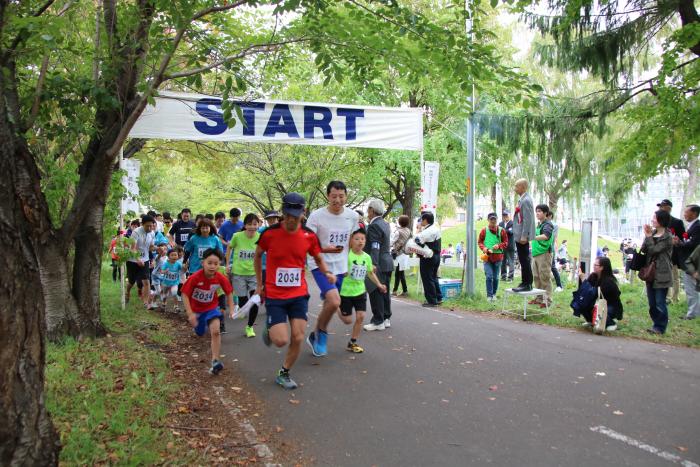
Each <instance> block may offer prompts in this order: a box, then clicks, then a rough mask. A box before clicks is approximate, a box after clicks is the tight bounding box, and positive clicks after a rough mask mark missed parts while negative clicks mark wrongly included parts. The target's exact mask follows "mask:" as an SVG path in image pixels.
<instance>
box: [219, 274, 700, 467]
mask: <svg viewBox="0 0 700 467" xmlns="http://www.w3.org/2000/svg"><path fill="white" fill-rule="evenodd" d="M309 282H310V284H312V289H313V290H314V292H313V293H312V298H311V301H310V304H309V310H310V314H311V316H310V321H309V325H310V326H312V325H313V324H314V323H315V316H316V315H317V314H318V311H319V310H320V308H319V303H320V300H319V297H318V292H317V290H316V289H315V284H313V279H311V280H310V281H309ZM392 310H393V318H392V320H391V321H392V327H391V329H388V330H386V331H382V332H371V333H368V332H363V334H362V336H361V338H360V344H361V345H362V346H363V347H364V348H365V353H363V354H356V355H355V354H350V353H349V352H347V351H346V350H345V346H346V344H347V342H348V339H349V331H350V328H349V326H348V327H346V326H345V325H343V324H342V323H341V322H340V320H338V319H337V318H334V319H333V321H332V322H331V329H330V332H331V335H330V336H329V346H328V352H329V353H328V356H326V357H323V358H315V357H313V356H312V355H311V354H310V350H309V348H308V347H307V346H306V344H305V345H304V348H303V350H302V355H301V357H300V358H299V360H298V361H297V363H296V365H295V366H294V368H293V370H292V377H293V378H294V379H295V380H296V381H297V383H299V384H300V388H299V389H297V390H295V391H291V392H290V391H285V390H283V389H282V388H280V387H279V386H276V385H275V384H274V376H275V372H276V371H277V369H278V368H279V367H280V365H281V362H282V358H283V350H279V349H276V348H274V347H272V348H267V347H265V346H264V345H263V343H262V340H261V339H260V337H259V336H260V335H261V332H262V326H263V322H264V315H262V314H261V316H260V317H259V318H258V323H257V324H256V331H257V333H258V337H257V338H255V339H246V338H245V337H244V336H243V327H244V325H245V323H244V322H243V321H236V322H231V321H230V320H229V323H228V325H227V328H228V329H229V333H228V334H227V335H225V336H223V349H222V353H224V354H226V355H227V358H226V361H228V362H231V361H232V359H234V358H235V359H237V361H236V362H235V363H234V365H233V366H234V368H235V371H237V372H239V373H240V374H241V375H242V376H243V377H244V378H245V379H246V380H247V381H248V383H249V386H250V387H251V388H252V389H253V390H255V391H256V393H257V395H258V397H259V398H260V399H261V400H263V401H265V404H266V407H267V416H268V417H269V418H270V422H271V423H273V424H275V425H280V426H282V427H284V429H285V430H286V433H289V434H291V435H292V437H293V438H295V440H296V441H297V442H299V443H300V444H301V446H302V449H303V450H304V453H305V455H306V456H308V457H313V458H315V459H316V463H317V464H318V465H334V466H346V465H347V466H374V465H376V466H393V465H401V466H427V465H467V464H472V465H483V464H492V465H519V466H542V465H581V466H588V465H590V466H601V465H606V464H607V465H630V466H632V465H633V466H646V465H670V464H673V463H676V464H681V465H686V466H693V465H696V464H700V443H699V442H698V440H699V434H700V358H699V357H700V352H698V351H697V350H692V349H685V348H677V347H672V346H664V345H658V344H653V343H649V342H642V341H636V340H632V339H623V338H616V337H608V336H605V337H601V336H596V335H592V334H591V333H589V332H586V331H580V330H571V329H559V328H556V327H550V326H542V325H538V324H536V323H533V322H523V321H520V320H517V319H513V318H498V317H492V316H487V315H483V314H471V313H461V312H460V313H457V312H450V311H449V310H447V309H445V308H443V309H426V308H422V307H420V306H419V305H418V304H416V303H412V302H408V301H404V300H397V299H394V300H393V302H392ZM368 315H369V313H368ZM365 321H366V322H368V321H369V316H367V317H366V318H365ZM671 325H673V323H671ZM229 368H230V366H229ZM290 401H291V402H290Z"/></svg>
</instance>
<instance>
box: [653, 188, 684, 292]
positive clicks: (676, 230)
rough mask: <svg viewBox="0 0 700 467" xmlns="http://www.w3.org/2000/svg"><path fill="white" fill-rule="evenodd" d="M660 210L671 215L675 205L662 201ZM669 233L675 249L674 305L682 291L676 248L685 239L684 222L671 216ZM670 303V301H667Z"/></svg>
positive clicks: (673, 259) (672, 260)
mask: <svg viewBox="0 0 700 467" xmlns="http://www.w3.org/2000/svg"><path fill="white" fill-rule="evenodd" d="M657 206H658V207H659V209H662V210H664V211H666V212H668V213H669V214H671V210H672V209H673V203H672V202H671V200H668V199H662V200H661V202H660V203H659V204H657ZM668 231H669V232H671V235H672V236H673V238H675V239H676V240H674V247H673V253H671V262H672V263H673V285H672V286H671V288H672V290H671V301H672V302H673V303H678V292H679V291H680V288H681V283H680V274H678V267H679V262H678V251H677V249H676V247H675V245H676V243H677V241H678V240H682V239H683V234H684V233H685V226H684V225H683V221H682V220H680V219H678V218H676V217H673V216H671V222H670V223H669V224H668ZM666 301H667V302H668V300H666Z"/></svg>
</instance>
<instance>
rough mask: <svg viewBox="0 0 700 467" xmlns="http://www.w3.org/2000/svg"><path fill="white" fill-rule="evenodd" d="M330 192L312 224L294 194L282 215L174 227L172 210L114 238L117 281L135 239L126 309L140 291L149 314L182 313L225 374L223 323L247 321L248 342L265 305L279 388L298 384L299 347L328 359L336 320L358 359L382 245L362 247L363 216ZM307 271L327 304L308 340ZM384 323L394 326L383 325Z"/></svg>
mask: <svg viewBox="0 0 700 467" xmlns="http://www.w3.org/2000/svg"><path fill="white" fill-rule="evenodd" d="M326 193H327V197H328V205H327V206H324V207H321V208H319V209H317V210H314V211H312V212H311V213H309V214H308V217H307V216H306V214H307V210H306V200H305V199H304V197H303V196H302V195H300V194H298V193H288V194H286V195H285V196H284V197H283V198H282V200H281V201H282V202H281V211H280V212H278V211H269V212H266V213H265V215H264V218H262V219H261V218H260V217H259V216H258V215H257V214H255V213H249V214H246V215H245V216H244V217H243V219H241V216H242V213H241V211H240V210H239V209H237V208H233V209H231V211H230V212H229V218H228V219H226V216H225V214H224V213H223V212H218V213H216V214H214V215H198V216H196V217H195V218H194V219H193V218H192V213H191V211H190V210H189V209H186V208H185V209H183V210H182V211H181V212H180V213H178V214H177V216H176V219H173V218H172V217H171V214H170V213H168V212H163V213H156V212H154V211H150V212H148V213H147V214H146V215H144V216H142V217H141V218H140V219H136V220H133V221H131V223H130V225H129V226H128V229H127V230H126V231H123V232H121V231H120V232H118V235H117V236H115V238H114V239H113V241H112V246H111V253H112V258H113V266H114V268H115V269H114V274H113V279H114V280H116V279H117V277H118V275H119V274H120V269H119V268H118V266H117V264H118V263H117V259H118V258H117V257H116V251H117V248H116V245H117V243H118V242H119V238H120V237H121V236H123V237H128V238H131V242H130V245H131V248H132V249H133V250H134V251H135V252H136V254H137V255H138V256H136V257H133V258H130V259H129V260H128V261H127V262H126V275H127V281H128V282H127V286H126V291H125V300H126V302H127V303H128V302H129V300H130V296H131V293H132V289H133V288H134V287H135V286H136V287H137V288H138V291H139V292H138V296H139V298H140V300H141V302H142V303H143V306H144V307H145V308H146V309H160V310H163V311H170V312H176V313H177V312H181V311H183V309H184V312H185V313H186V316H187V320H188V321H189V324H190V325H191V326H192V327H193V328H194V332H195V333H196V334H197V335H198V336H204V335H205V334H206V333H207V331H209V335H210V338H211V367H210V369H209V371H210V373H212V374H218V373H219V372H220V371H221V370H222V369H223V367H224V365H223V363H222V361H221V358H220V348H221V334H224V333H226V315H227V314H228V316H229V318H234V317H238V316H242V315H245V316H247V320H248V322H247V325H246V327H245V335H246V336H247V337H249V338H254V337H256V333H255V329H254V325H255V322H256V319H257V316H258V305H260V306H264V309H265V315H266V318H265V325H264V329H263V332H262V340H263V342H264V343H265V345H267V346H271V345H274V346H276V347H287V352H286V355H285V357H284V360H283V362H282V364H281V367H280V368H279V370H278V371H277V375H276V382H277V384H279V385H280V386H282V387H284V388H285V389H294V388H296V387H297V384H296V383H295V382H294V380H293V379H292V378H291V376H290V370H291V368H292V366H293V365H294V363H295V361H296V360H297V358H298V357H299V354H300V352H301V348H302V346H303V343H304V341H306V342H307V344H308V345H309V347H310V350H311V352H312V354H313V355H314V356H316V357H324V356H326V354H327V341H328V332H327V328H328V325H329V323H330V321H331V319H332V318H333V316H335V315H337V316H338V317H339V318H340V320H341V321H342V322H343V323H345V324H347V325H350V326H352V331H351V338H350V340H349V341H348V344H347V350H348V351H349V352H353V353H362V352H363V351H364V349H363V348H362V347H361V346H360V344H359V339H360V335H361V332H362V328H363V322H364V315H365V311H366V310H367V289H366V285H365V279H367V280H368V281H370V283H371V284H372V285H373V287H376V290H377V291H378V292H379V293H381V294H383V295H387V296H388V290H387V286H386V284H385V283H382V281H380V279H379V277H378V275H377V273H375V271H376V267H375V266H376V264H377V263H378V261H379V257H378V254H379V251H378V250H379V245H378V244H376V242H375V244H367V241H366V235H367V234H366V231H365V229H364V226H365V224H364V223H363V222H362V220H361V215H360V214H358V212H356V211H354V210H352V209H350V208H348V207H346V206H345V204H346V202H347V188H346V186H345V184H344V183H343V182H341V181H332V182H330V183H329V184H328V186H327V189H326ZM376 209H378V208H376V207H375V210H376ZM373 250H376V251H373ZM373 257H374V258H373ZM307 270H308V271H310V272H311V275H312V276H313V278H314V280H315V282H316V284H317V285H318V287H319V289H320V291H321V298H322V300H323V305H322V309H321V312H320V314H319V317H318V319H317V322H316V325H315V327H314V328H313V331H311V332H310V333H309V334H308V335H306V327H307V321H308V301H309V288H308V286H307V282H306V274H305V273H306V271H307ZM353 314H354V320H353ZM245 316H244V317H245ZM384 324H386V325H387V326H390V323H389V320H388V319H387V320H386V321H384V322H383V323H382V326H383V325H384Z"/></svg>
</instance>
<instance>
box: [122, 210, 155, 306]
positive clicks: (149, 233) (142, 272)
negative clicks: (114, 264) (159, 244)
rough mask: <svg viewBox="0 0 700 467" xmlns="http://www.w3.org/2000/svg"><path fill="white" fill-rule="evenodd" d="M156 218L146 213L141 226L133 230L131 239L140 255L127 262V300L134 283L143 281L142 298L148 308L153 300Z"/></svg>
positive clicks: (127, 300)
mask: <svg viewBox="0 0 700 467" xmlns="http://www.w3.org/2000/svg"><path fill="white" fill-rule="evenodd" d="M155 227H156V220H155V219H154V218H153V217H151V216H149V215H145V216H143V218H142V219H141V227H139V228H138V229H135V230H134V231H133V232H131V239H132V240H133V241H134V249H135V250H136V251H138V253H139V256H138V258H136V259H130V260H129V261H127V262H126V275H127V277H128V278H129V284H128V285H127V286H126V302H127V303H129V296H130V294H131V289H132V288H133V287H134V284H136V283H137V282H139V281H141V283H142V284H143V287H142V288H141V300H142V301H143V304H144V305H145V306H146V308H148V306H149V304H150V301H151V282H150V277H151V275H150V269H149V267H148V266H149V262H150V252H151V251H152V250H155V248H156V247H155V244H154V243H153V242H154V239H155V232H154V229H155Z"/></svg>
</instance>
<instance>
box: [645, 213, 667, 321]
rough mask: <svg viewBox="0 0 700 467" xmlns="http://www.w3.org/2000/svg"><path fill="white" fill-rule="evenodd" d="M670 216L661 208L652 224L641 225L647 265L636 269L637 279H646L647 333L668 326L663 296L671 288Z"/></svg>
mask: <svg viewBox="0 0 700 467" xmlns="http://www.w3.org/2000/svg"><path fill="white" fill-rule="evenodd" d="M670 222H671V215H670V214H669V213H668V212H666V211H662V210H658V211H656V212H655V213H654V217H653V218H652V219H651V224H652V225H651V226H650V225H648V224H645V225H644V243H642V253H645V254H646V257H647V259H646V264H645V266H644V267H643V268H642V269H641V270H640V271H639V278H640V279H642V280H643V281H644V282H646V287H647V300H648V301H649V316H650V317H651V320H652V322H653V323H654V325H653V326H652V327H651V328H649V329H647V332H649V333H650V334H663V333H665V332H666V326H668V308H667V307H666V295H667V294H668V289H669V287H671V285H672V282H673V279H672V268H673V267H672V263H671V252H672V251H673V241H672V235H671V233H670V232H669V231H668V230H667V228H668V225H669V223H670Z"/></svg>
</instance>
